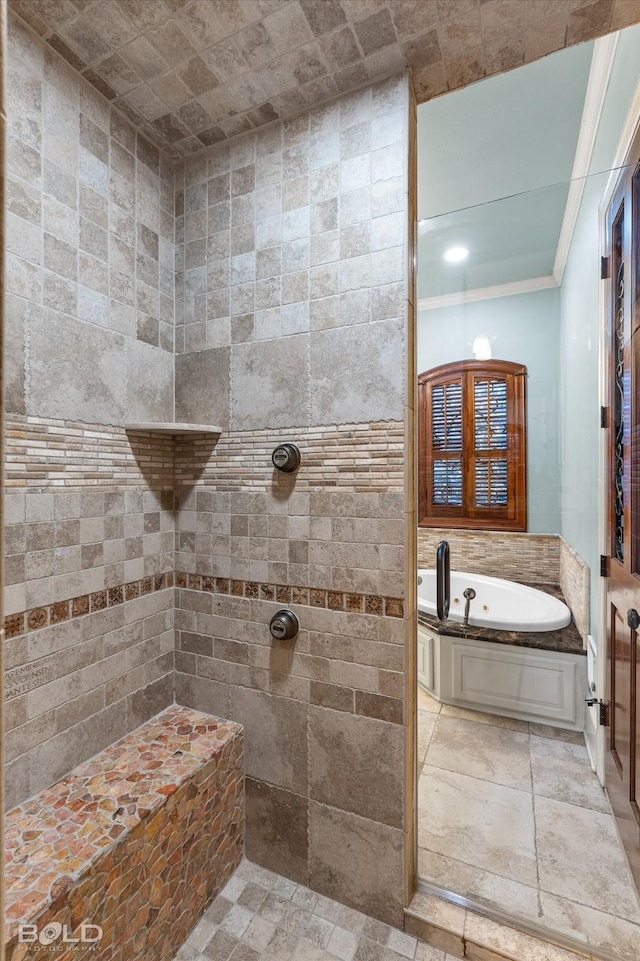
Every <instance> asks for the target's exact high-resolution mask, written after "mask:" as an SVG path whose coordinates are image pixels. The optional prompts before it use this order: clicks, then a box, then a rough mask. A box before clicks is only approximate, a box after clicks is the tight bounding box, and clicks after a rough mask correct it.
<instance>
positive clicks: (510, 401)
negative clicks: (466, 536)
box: [418, 360, 527, 531]
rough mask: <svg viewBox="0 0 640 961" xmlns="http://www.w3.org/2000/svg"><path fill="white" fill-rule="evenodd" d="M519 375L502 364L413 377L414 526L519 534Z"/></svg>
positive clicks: (451, 367) (522, 523) (522, 518)
mask: <svg viewBox="0 0 640 961" xmlns="http://www.w3.org/2000/svg"><path fill="white" fill-rule="evenodd" d="M526 375H527V368H526V367H523V366H522V364H514V363H511V362H510V361H506V360H488V361H487V360H464V361H459V362H457V363H455V364H443V365H442V366H441V367H435V368H433V370H428V371H425V373H424V374H420V376H419V377H418V430H419V434H418V437H419V440H418V450H419V524H420V526H421V527H454V528H465V527H466V528H474V529H476V530H477V529H484V530H503V531H526V529H527V492H526V481H527V465H526V451H527V444H526V417H525V385H526Z"/></svg>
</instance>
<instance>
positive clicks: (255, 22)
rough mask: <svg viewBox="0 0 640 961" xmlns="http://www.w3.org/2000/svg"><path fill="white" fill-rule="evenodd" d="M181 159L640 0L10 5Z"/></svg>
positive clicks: (606, 19)
mask: <svg viewBox="0 0 640 961" xmlns="http://www.w3.org/2000/svg"><path fill="white" fill-rule="evenodd" d="M9 5H10V6H11V7H12V8H13V9H14V10H15V11H16V13H18V14H19V15H20V16H21V17H22V18H23V19H24V20H25V21H26V22H27V23H28V24H29V25H30V26H31V27H32V28H33V29H34V30H35V31H37V33H39V34H40V35H41V36H42V37H44V38H45V39H46V40H47V42H48V43H49V44H50V45H51V46H52V47H53V48H54V49H55V50H57V52H58V53H59V54H61V55H62V56H63V57H64V58H65V59H66V60H67V61H69V63H71V64H72V65H73V66H74V67H75V68H76V69H77V70H79V71H80V72H81V73H82V74H83V75H84V76H85V77H86V78H87V80H89V81H90V82H91V83H92V84H93V85H94V86H95V87H97V89H98V90H100V91H101V92H102V93H103V94H104V95H105V96H106V97H107V98H108V99H109V100H110V101H112V103H113V104H114V105H115V106H116V107H118V108H119V109H120V110H121V111H122V112H123V113H124V114H125V115H126V116H127V117H128V118H129V119H130V120H131V121H133V122H134V123H135V124H136V125H137V126H138V127H140V128H141V129H142V130H143V131H144V132H145V133H146V134H147V136H149V137H150V138H151V139H152V140H153V141H154V142H155V143H157V144H158V146H160V147H162V148H163V149H164V150H165V151H166V152H167V153H168V154H169V155H170V156H172V157H174V158H176V159H177V158H179V157H181V156H190V155H192V154H194V153H196V152H197V151H199V150H202V149H203V147H208V146H210V145H211V144H215V143H220V142H221V141H223V140H226V139H229V138H231V137H234V136H236V135H237V134H240V133H243V132H244V131H246V130H250V129H252V128H254V127H259V126H261V125H263V124H266V123H270V122H271V121H272V120H276V119H278V118H281V119H282V118H286V117H290V116H294V115H295V114H296V113H299V112H301V111H303V110H305V109H307V108H308V107H310V106H313V105H314V104H319V103H322V102H323V101H326V100H329V99H331V98H333V97H335V96H337V95H339V94H341V93H344V92H347V91H349V90H355V89H357V88H358V87H361V86H363V85H365V84H367V83H368V82H370V81H371V80H375V79H379V78H382V77H384V76H388V75H389V74H391V73H394V72H397V71H399V70H401V69H402V68H404V67H405V66H409V67H410V68H411V69H412V71H413V75H414V82H415V85H416V90H417V94H418V101H419V102H424V101H425V100H429V99H430V98H431V97H434V96H437V95H438V94H442V93H444V92H446V91H447V90H455V89H456V88H458V87H462V86H465V85H466V84H469V83H472V82H474V81H476V80H480V79H481V78H482V77H487V76H491V75H492V74H496V73H502V72H503V71H505V70H510V69H511V68H513V67H516V66H518V65H519V64H522V63H527V62H529V61H531V60H536V59H537V58H539V57H542V56H544V55H545V54H547V53H550V52H551V51H553V50H558V49H560V48H562V47H565V46H569V45H571V44H574V43H579V42H581V41H583V40H589V39H592V38H593V37H597V36H600V35H602V34H604V33H607V32H609V31H610V30H617V29H620V28H621V27H625V26H628V25H629V24H631V23H636V22H638V21H640V0H9Z"/></svg>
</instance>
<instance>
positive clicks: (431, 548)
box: [418, 527, 560, 584]
mask: <svg viewBox="0 0 640 961" xmlns="http://www.w3.org/2000/svg"><path fill="white" fill-rule="evenodd" d="M443 538H445V539H446V540H448V541H449V546H450V548H451V567H452V570H458V571H468V572H469V573H472V574H488V575H489V576H491V577H505V578H507V579H508V580H512V581H518V580H521V581H525V582H526V583H528V584H559V583H560V539H559V537H558V536H557V534H514V533H512V532H508V531H455V530H445V529H438V528H426V527H420V528H418V567H425V568H432V567H434V566H435V556H436V548H437V546H438V543H439V542H440V541H441V540H442V539H443Z"/></svg>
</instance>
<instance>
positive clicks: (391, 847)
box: [309, 801, 403, 925]
mask: <svg viewBox="0 0 640 961" xmlns="http://www.w3.org/2000/svg"><path fill="white" fill-rule="evenodd" d="M309 840H310V864H309V870H310V884H311V886H312V887H313V888H314V889H315V890H318V891H320V892H321V893H323V894H326V895H327V896H328V897H336V896H339V897H340V899H341V901H342V902H343V903H346V904H348V905H349V906H351V907H354V908H357V909H358V910H360V911H363V912H367V913H370V914H372V915H373V916H375V917H378V918H381V919H384V920H386V921H387V922H388V923H392V924H398V925H399V924H401V923H402V906H401V901H400V900H398V899H399V897H400V891H401V887H402V885H401V881H400V878H401V875H402V857H403V855H402V850H403V835H402V831H400V830H398V829H397V828H391V827H387V826H386V825H382V824H378V823H376V822H374V821H368V820H366V819H364V818H360V817H358V816H357V815H354V814H347V813H345V812H342V811H339V810H337V809H335V808H330V807H327V806H325V805H322V804H318V803H316V802H315V801H312V802H310V805H309ZM345 849H347V850H349V854H350V856H349V858H348V859H346V858H344V857H343V856H342V855H341V853H340V852H342V854H344V851H345ZM380 863H384V864H385V872H384V876H381V875H380V873H379V872H378V871H377V869H376V865H379V864H380ZM395 892H397V894H396V893H395Z"/></svg>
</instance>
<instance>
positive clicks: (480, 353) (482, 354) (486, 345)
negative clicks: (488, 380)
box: [471, 334, 491, 360]
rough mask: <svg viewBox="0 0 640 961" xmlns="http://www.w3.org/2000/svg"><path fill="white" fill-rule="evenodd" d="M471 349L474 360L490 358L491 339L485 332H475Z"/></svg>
mask: <svg viewBox="0 0 640 961" xmlns="http://www.w3.org/2000/svg"><path fill="white" fill-rule="evenodd" d="M471 350H472V352H473V356H474V357H475V359H476V360H491V341H490V340H489V338H488V337H487V335H486V334H476V336H475V338H474V341H473V347H472V348H471Z"/></svg>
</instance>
